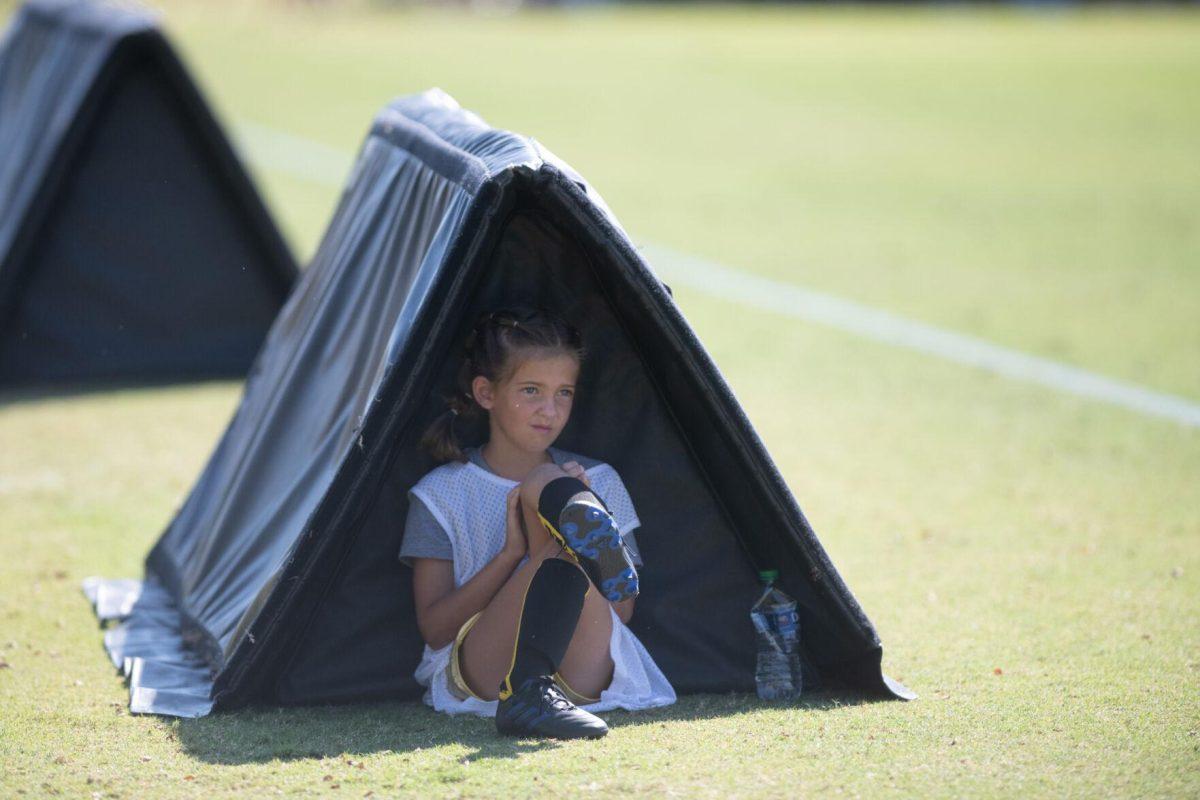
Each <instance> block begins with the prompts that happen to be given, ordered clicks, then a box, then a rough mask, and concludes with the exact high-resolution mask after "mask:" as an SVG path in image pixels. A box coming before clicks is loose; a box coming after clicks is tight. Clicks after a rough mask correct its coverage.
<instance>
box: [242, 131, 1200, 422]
mask: <svg viewBox="0 0 1200 800" xmlns="http://www.w3.org/2000/svg"><path fill="white" fill-rule="evenodd" d="M234 132H235V137H236V141H237V144H238V146H239V148H240V149H241V150H242V152H243V154H244V155H245V156H246V157H247V158H248V160H249V161H250V162H251V163H253V164H255V165H256V166H258V167H260V168H262V169H268V170H275V171H279V172H283V173H286V174H288V175H291V176H292V177H295V178H300V179H301V180H306V181H310V182H313V183H320V184H324V185H333V186H341V185H342V182H343V181H344V180H345V179H346V176H347V175H349V173H350V166H351V161H352V159H353V156H352V155H351V154H350V153H347V152H345V151H343V150H339V149H337V148H334V147H329V146H328V145H323V144H319V143H317V142H313V141H310V140H308V139H304V138H301V137H298V136H293V135H292V134H288V133H284V132H281V131H276V130H274V129H272V128H268V127H265V126H262V125H257V124H254V123H248V122H240V123H238V124H237V126H236V127H235V129H234ZM639 250H640V252H641V253H642V254H643V255H644V256H645V257H646V260H647V261H649V262H650V263H651V264H652V265H653V267H654V270H655V272H657V273H658V274H659V275H660V276H661V277H662V278H663V280H665V281H666V282H667V283H668V284H671V285H673V286H681V287H682V286H686V287H687V288H688V289H691V290H694V291H698V292H702V293H703V294H706V295H710V296H712V297H715V298H717V299H720V300H725V301H728V302H735V303H740V304H741V305H744V306H748V307H750V308H757V309H759V310H762V311H767V312H770V313H773V314H781V315H783V316H788V317H792V318H795V319H801V320H804V321H806V322H812V323H817V324H819V325H825V326H827V327H830V328H835V329H837V330H841V331H845V332H847V333H853V334H855V335H857V336H861V337H863V338H866V339H872V340H874V341H877V342H882V343H884V344H888V345H892V346H894V347H903V348H905V349H908V350H915V351H917V352H919V353H925V354H926V355H932V356H936V357H938V358H941V359H944V360H946V361H952V362H955V363H957V364H963V365H966V366H969V367H975V368H979V369H984V370H988V371H990V372H994V373H996V374H998V375H1003V376H1004V377H1006V378H1011V379H1012V380H1017V381H1023V382H1026V383H1033V384H1038V385H1040V386H1045V387H1048V388H1050V389H1054V390H1057V391H1060V392H1064V393H1066V394H1072V395H1076V396H1078V397H1084V398H1087V399H1089V400H1098V401H1100V402H1104V403H1109V404H1111V405H1115V406H1119V407H1121V408H1125V409H1128V410H1130V411H1136V412H1137V413H1139V414H1145V415H1147V416H1151V417H1159V418H1162V419H1167V420H1171V421H1174V422H1178V423H1181V424H1183V425H1187V426H1189V427H1194V428H1200V403H1195V402H1192V401H1190V400H1187V399H1185V398H1182V397H1179V396H1177V395H1170V394H1165V393H1162V392H1156V391H1153V390H1151V389H1147V388H1145V387H1142V386H1138V385H1136V384H1133V383H1126V382H1124V381H1119V380H1115V379H1113V378H1107V377H1105V376H1103V375H1099V374H1097V373H1095V372H1089V371H1088V370H1085V369H1080V368H1078V367H1072V366H1069V365H1067V364H1062V363H1059V362H1057V361H1052V360H1050V359H1047V358H1041V357H1039V356H1033V355H1029V354H1027V353H1022V352H1020V351H1019V350H1011V349H1009V348H1007V347H1000V346H999V345H994V344H991V343H990V342H987V341H984V340H983V339H977V338H975V337H973V336H965V335H963V334H960V333H954V332H953V331H948V330H945V329H942V328H937V327H934V326H933V325H927V324H925V323H923V322H917V321H915V320H910V319H905V318H904V317H901V316H898V315H896V314H892V313H890V312H888V311H883V310H881V309H877V308H872V307H870V306H866V305H861V304H859V303H855V302H853V301H850V300H844V299H842V298H840V297H835V296H833V295H828V294H824V293H822V292H816V291H813V290H811V289H805V288H803V287H801V286H797V285H795V284H789V283H782V282H780V281H773V280H770V279H768V278H762V277H758V276H756V275H752V274H750V273H747V272H742V271H740V270H735V269H732V268H730V267H726V266H722V265H721V264H717V263H714V262H712V261H708V260H705V259H702V258H698V257H696V256H690V255H686V254H683V253H679V252H676V251H674V250H670V249H668V248H665V247H660V246H658V245H644V246H642V247H640V248H639Z"/></svg>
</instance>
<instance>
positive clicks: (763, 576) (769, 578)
mask: <svg viewBox="0 0 1200 800" xmlns="http://www.w3.org/2000/svg"><path fill="white" fill-rule="evenodd" d="M777 578H779V570H777V569H764V570H763V571H762V572H759V573H758V579H759V580H760V581H762V582H763V583H774V582H775V581H776V579H777Z"/></svg>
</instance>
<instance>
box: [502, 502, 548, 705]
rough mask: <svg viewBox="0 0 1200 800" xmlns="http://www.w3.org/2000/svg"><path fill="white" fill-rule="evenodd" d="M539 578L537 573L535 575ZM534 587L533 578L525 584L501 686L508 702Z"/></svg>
mask: <svg viewBox="0 0 1200 800" xmlns="http://www.w3.org/2000/svg"><path fill="white" fill-rule="evenodd" d="M539 516H540V515H539ZM533 575H534V577H537V572H536V571H535V572H534V573H533ZM532 585H533V578H530V579H529V583H527V584H525V593H524V594H522V595H521V611H520V613H518V614H517V634H516V636H514V637H513V651H512V659H510V660H509V662H508V672H507V673H506V674H505V675H504V681H503V682H502V683H501V684H500V694H499V698H500V699H501V700H507V699H508V698H510V697H512V693H513V685H512V671H513V667H515V666H516V665H517V645H518V644H520V643H521V620H523V619H524V618H525V601H526V600H527V599H529V587H530V586H532Z"/></svg>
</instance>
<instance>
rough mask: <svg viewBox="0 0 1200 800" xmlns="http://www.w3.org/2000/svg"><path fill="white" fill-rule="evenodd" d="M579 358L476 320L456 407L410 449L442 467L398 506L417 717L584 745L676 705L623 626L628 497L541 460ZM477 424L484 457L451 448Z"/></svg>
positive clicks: (558, 345)
mask: <svg viewBox="0 0 1200 800" xmlns="http://www.w3.org/2000/svg"><path fill="white" fill-rule="evenodd" d="M582 356H583V346H582V340H581V338H580V334H579V332H578V331H577V330H576V329H575V328H574V327H572V326H571V325H569V324H568V323H566V322H565V321H563V320H562V319H560V318H558V317H557V316H555V315H552V314H550V313H548V312H545V311H535V310H530V309H512V310H505V311H497V312H493V313H491V314H487V315H485V316H484V317H482V318H481V319H480V321H479V322H478V323H477V324H476V325H475V327H474V329H473V330H472V331H471V334H470V335H469V337H468V339H467V342H466V358H465V360H464V362H463V364H462V366H461V368H460V371H459V376H458V385H457V387H456V388H457V394H456V396H455V397H454V398H453V399H452V400H451V401H450V404H449V408H448V409H447V411H446V413H445V414H443V415H442V416H441V417H439V418H438V419H437V420H435V421H434V423H433V424H432V425H431V426H430V428H429V430H428V431H427V432H426V434H425V437H424V439H423V440H422V445H423V446H424V447H426V448H427V449H428V450H429V452H430V453H431V454H432V455H433V457H434V458H435V459H436V460H438V461H441V462H445V463H443V464H442V465H441V466H439V467H437V468H436V469H434V470H433V471H432V472H430V473H429V474H427V475H426V476H425V477H423V478H422V479H421V480H420V481H419V482H418V483H417V484H416V486H414V487H413V488H412V491H411V492H410V494H409V500H410V505H409V513H408V519H407V521H406V523H405V533H404V543H403V545H402V546H401V549H400V557H401V559H402V560H405V561H407V562H408V563H411V565H412V567H413V592H414V595H415V600H416V613H417V625H418V627H419V629H420V631H421V636H422V638H424V640H425V643H426V647H425V653H424V657H423V658H422V660H421V663H420V665H419V666H418V668H417V671H416V678H417V680H418V681H419V682H420V683H421V684H422V685H423V686H426V687H428V689H427V691H426V693H425V702H426V703H428V704H429V705H431V706H433V708H435V709H437V710H438V711H445V712H448V713H451V714H455V713H463V712H469V713H475V714H479V715H482V716H493V715H494V716H495V719H496V727H497V729H498V730H499V731H500V732H501V733H503V734H510V735H529V736H551V737H557V738H579V737H588V738H597V737H600V736H603V735H604V734H606V733H607V732H608V726H607V725H605V723H604V721H603V720H601V719H599V718H598V717H596V716H594V715H593V714H592V713H590V712H593V711H605V710H608V709H612V708H626V709H630V710H634V709H640V708H650V707H654V706H662V705H668V704H670V703H673V702H675V692H674V690H673V689H672V688H671V685H670V684H669V683H668V682H667V680H666V678H665V677H664V676H663V674H662V671H661V670H659V669H658V667H657V666H656V665H655V663H654V661H653V659H651V658H650V655H649V653H647V652H646V649H645V648H644V647H643V646H642V644H641V642H639V641H638V639H637V637H635V636H634V635H633V632H632V631H630V630H629V628H627V627H626V625H625V623H627V622H628V621H629V619H630V617H631V616H632V615H633V607H634V602H635V597H636V596H637V593H638V588H639V587H638V575H637V570H636V566H637V565H639V564H640V558H639V556H638V550H637V543H636V540H635V539H634V538H633V536H632V531H633V529H634V528H636V527H638V525H639V522H638V518H637V514H636V513H635V512H634V509H633V503H632V502H631V500H630V498H629V493H628V492H627V491H626V489H625V486H624V484H623V483H622V482H621V478H620V477H619V476H618V475H617V472H616V470H614V469H613V468H612V467H611V466H609V465H608V464H605V463H601V462H599V461H594V460H591V459H586V458H584V457H582V456H578V455H574V454H571V453H567V452H565V451H562V450H559V449H557V448H555V447H552V446H551V445H552V444H553V443H554V441H555V439H557V438H558V435H559V434H560V433H561V432H562V430H563V428H564V427H565V426H566V424H567V420H568V419H569V418H570V416H571V407H572V404H573V403H574V400H575V385H576V381H577V379H578V376H579V369H580V363H581V359H582ZM480 414H483V415H486V417H487V421H488V429H489V435H488V439H487V442H486V443H485V444H484V445H483V446H482V447H478V448H466V449H463V448H461V447H460V445H459V443H458V442H457V441H456V440H455V420H456V418H458V417H472V416H476V415H480Z"/></svg>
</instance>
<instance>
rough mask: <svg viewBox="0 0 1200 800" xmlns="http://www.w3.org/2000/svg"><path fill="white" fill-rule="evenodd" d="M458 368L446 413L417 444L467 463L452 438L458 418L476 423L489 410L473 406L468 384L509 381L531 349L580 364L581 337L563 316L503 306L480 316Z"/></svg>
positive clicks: (434, 453)
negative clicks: (480, 378)
mask: <svg viewBox="0 0 1200 800" xmlns="http://www.w3.org/2000/svg"><path fill="white" fill-rule="evenodd" d="M463 349H464V352H463V360H462V364H461V366H460V367H459V369H458V376H457V379H456V380H455V386H454V389H455V391H454V394H453V395H451V396H450V397H448V398H446V411H445V413H443V414H441V415H440V416H438V418H437V419H435V420H434V421H433V423H432V424H430V426H429V428H428V429H426V431H425V435H424V436H422V437H421V446H422V447H423V448H425V450H426V451H427V452H428V453H429V454H430V455H431V456H433V458H434V460H435V461H437V462H438V463H444V462H446V461H461V462H465V461H466V460H467V456H466V454H465V453H463V450H462V446H461V445H460V444H459V442H458V438H457V436H456V435H455V427H456V424H455V423H456V422H457V421H458V419H459V418H460V417H461V418H464V420H476V419H479V418H481V417H486V416H487V412H486V411H485V410H484V409H483V407H482V406H480V405H479V404H478V403H476V402H475V394H474V393H473V392H472V391H471V383H472V382H473V381H474V380H475V377H476V376H478V375H482V376H483V377H485V378H487V379H488V380H489V381H493V382H499V381H504V380H507V379H508V378H509V377H510V376H512V374H513V373H514V372H516V370H517V365H518V363H519V361H518V358H517V356H518V355H519V354H522V353H523V354H527V355H531V354H532V352H531V351H539V350H541V351H550V352H558V353H567V354H569V355H571V356H574V357H575V359H576V360H578V361H580V362H582V361H583V337H582V336H581V335H580V333H579V330H578V329H576V328H575V327H574V326H573V325H571V324H570V323H568V322H567V321H566V320H564V319H563V318H562V317H560V316H558V315H557V314H554V313H553V312H550V311H546V310H545V309H540V308H536V309H535V308H524V307H518V308H507V309H503V310H500V311H493V312H491V313H489V314H484V315H483V316H481V317H480V318H479V320H478V321H477V322H476V323H475V326H474V327H473V328H471V332H470V333H469V334H468V335H467V340H466V342H465V343H464V347H463Z"/></svg>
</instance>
